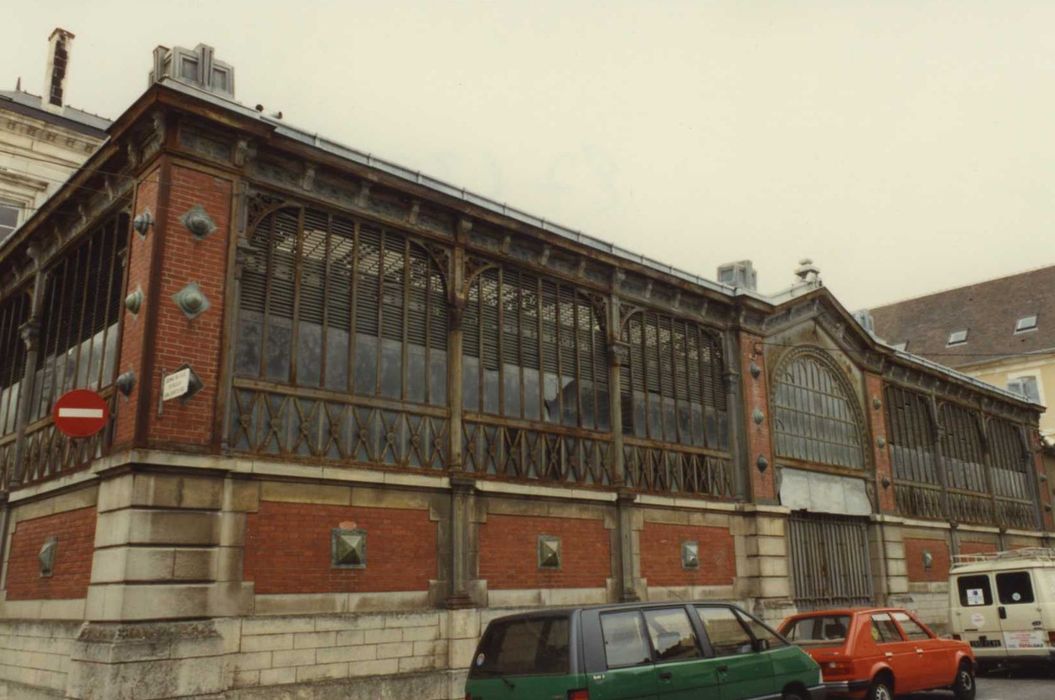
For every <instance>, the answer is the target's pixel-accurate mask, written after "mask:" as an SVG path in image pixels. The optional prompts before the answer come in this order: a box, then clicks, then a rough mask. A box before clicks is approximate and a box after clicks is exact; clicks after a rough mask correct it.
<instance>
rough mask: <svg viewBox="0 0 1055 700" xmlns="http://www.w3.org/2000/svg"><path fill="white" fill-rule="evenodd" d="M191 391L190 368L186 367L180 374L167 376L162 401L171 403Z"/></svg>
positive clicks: (162, 391)
mask: <svg viewBox="0 0 1055 700" xmlns="http://www.w3.org/2000/svg"><path fill="white" fill-rule="evenodd" d="M188 389H190V367H184V368H183V369H181V370H179V371H178V372H173V373H172V374H169V375H166V376H165V384H164V386H162V388H161V400H162V401H171V400H172V399H178V398H179V397H181V396H183V395H184V394H186V393H187V390H188Z"/></svg>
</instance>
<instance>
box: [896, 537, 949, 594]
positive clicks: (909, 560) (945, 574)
mask: <svg viewBox="0 0 1055 700" xmlns="http://www.w3.org/2000/svg"><path fill="white" fill-rule="evenodd" d="M924 552H930V554H931V556H932V557H933V560H932V562H931V565H930V568H926V567H925V566H924V563H923V554H924ZM949 564H950V556H949V544H948V543H947V542H946V541H945V540H935V539H916V538H908V537H906V538H905V567H906V568H907V569H908V580H909V581H910V582H911V583H924V582H926V583H945V582H946V581H948V580H949Z"/></svg>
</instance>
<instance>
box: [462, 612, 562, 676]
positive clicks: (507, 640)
mask: <svg viewBox="0 0 1055 700" xmlns="http://www.w3.org/2000/svg"><path fill="white" fill-rule="evenodd" d="M568 668H569V661H568V618H567V617H564V616H560V617H532V618H527V619H523V620H510V621H508V622H499V623H492V624H491V625H490V626H489V627H488V628H487V632H486V633H485V634H484V638H483V641H482V642H481V644H480V649H479V651H478V652H477V654H476V658H475V659H473V665H472V669H471V671H470V673H471V674H472V675H473V676H477V677H479V676H509V675H541V674H551V673H552V674H565V673H567V672H568Z"/></svg>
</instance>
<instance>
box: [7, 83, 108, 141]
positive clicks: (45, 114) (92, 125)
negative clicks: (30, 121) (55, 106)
mask: <svg viewBox="0 0 1055 700" xmlns="http://www.w3.org/2000/svg"><path fill="white" fill-rule="evenodd" d="M5 103H7V104H6V105H5ZM11 105H18V106H20V107H25V108H28V109H30V110H35V111H36V112H39V114H35V115H34V116H37V117H39V118H40V119H43V120H45V121H49V122H52V123H55V124H59V125H64V126H68V127H69V128H71V129H74V130H77V131H87V132H88V133H90V134H92V135H93V136H98V137H100V138H101V137H102V136H104V135H105V133H104V132H105V131H106V129H107V127H109V126H110V120H109V119H107V118H105V117H100V116H99V115H98V114H92V113H91V112H85V111H84V110H82V109H77V108H76V107H70V106H69V105H64V106H63V107H62V111H61V112H52V111H50V110H48V109H46V108H44V107H43V106H42V105H43V100H42V98H41V97H40V96H39V95H33V94H30V93H28V92H23V91H22V90H0V107H4V106H11ZM19 111H21V112H23V113H25V111H24V110H19ZM66 122H72V123H66ZM85 127H87V129H85Z"/></svg>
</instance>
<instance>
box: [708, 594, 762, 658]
mask: <svg viewBox="0 0 1055 700" xmlns="http://www.w3.org/2000/svg"><path fill="white" fill-rule="evenodd" d="M696 613H697V614H698V615H699V616H700V621H701V622H702V623H703V628H704V630H706V631H707V639H708V640H709V641H710V642H711V648H713V649H714V653H715V654H716V655H717V656H732V655H734V654H746V653H748V652H750V651H751V635H750V634H748V632H747V628H745V627H744V625H743V623H742V622H740V618H738V617H737V616H736V615H735V614H733V611H732V608H722V607H714V608H711V607H706V606H698V607H697V608H696Z"/></svg>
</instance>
